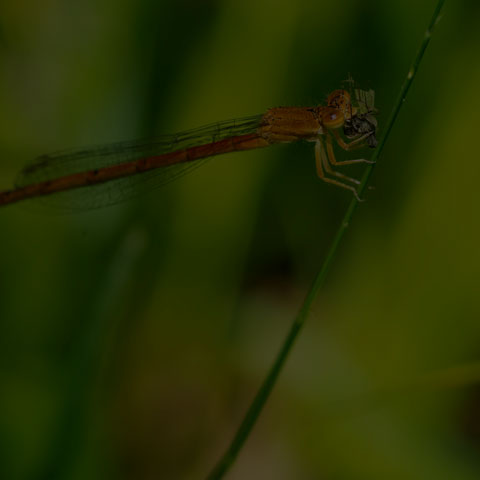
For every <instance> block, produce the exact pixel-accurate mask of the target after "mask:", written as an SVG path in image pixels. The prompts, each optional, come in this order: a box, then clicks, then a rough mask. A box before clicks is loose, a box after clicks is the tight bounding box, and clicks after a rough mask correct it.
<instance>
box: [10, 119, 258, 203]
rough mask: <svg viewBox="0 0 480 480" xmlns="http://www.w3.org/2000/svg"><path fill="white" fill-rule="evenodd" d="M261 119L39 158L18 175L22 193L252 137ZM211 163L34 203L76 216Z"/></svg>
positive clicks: (187, 165) (178, 166)
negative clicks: (57, 181) (81, 175)
mask: <svg viewBox="0 0 480 480" xmlns="http://www.w3.org/2000/svg"><path fill="white" fill-rule="evenodd" d="M261 118H262V116H261V115H255V116H251V117H245V118H241V119H236V120H227V121H224V122H219V123H215V124H210V125H206V126H204V127H200V128H196V129H193V130H186V131H184V132H180V133H178V134H174V135H163V136H160V137H157V138H155V139H146V140H137V141H130V142H119V143H113V144H108V145H99V146H94V147H87V148H79V149H72V150H63V151H60V152H56V153H52V154H49V155H42V156H41V157H38V158H36V159H35V160H34V161H33V162H32V163H31V164H28V165H26V166H25V168H24V169H23V170H22V171H21V172H20V174H19V175H18V177H17V179H16V182H15V186H16V187H17V188H21V187H25V186H27V185H31V184H35V183H40V182H45V181H48V180H53V179H57V178H61V177H65V176H69V175H72V174H75V173H79V172H85V171H90V170H95V169H99V168H102V167H107V166H112V165H120V164H122V163H127V162H132V161H135V160H139V159H141V158H148V157H152V156H156V155H162V154H165V153H169V152H174V151H177V150H186V149H188V148H191V147H194V146H198V145H207V144H209V143H213V142H216V141H219V140H223V139H225V138H229V137H234V136H238V135H245V134H248V133H253V132H255V131H256V129H257V128H258V126H259V124H260V121H261ZM205 161H206V159H200V160H196V161H193V162H185V163H178V164H173V165H168V166H165V167H161V168H158V169H155V170H149V171H146V172H143V173H138V174H135V175H131V176H128V177H123V178H117V179H113V180H110V181H108V182H105V183H99V184H95V185H86V186H82V187H79V188H75V189H72V190H68V191H63V192H58V193H54V194H52V195H47V196H42V197H38V198H37V199H35V201H37V202H38V201H39V202H41V203H42V204H45V205H48V206H52V207H55V208H57V209H60V210H64V211H77V210H85V209H92V208H98V207H103V206H106V205H112V204H116V203H119V202H122V201H125V200H127V199H130V198H133V197H136V196H138V195H141V194H143V193H146V192H150V191H152V190H154V189H155V188H158V187H161V186H163V185H165V184H167V183H169V182H171V181H173V180H175V179H177V178H179V177H181V176H183V175H185V174H187V173H189V172H190V171H192V170H194V169H195V168H197V167H198V166H200V165H202V164H203V163H204V162H205Z"/></svg>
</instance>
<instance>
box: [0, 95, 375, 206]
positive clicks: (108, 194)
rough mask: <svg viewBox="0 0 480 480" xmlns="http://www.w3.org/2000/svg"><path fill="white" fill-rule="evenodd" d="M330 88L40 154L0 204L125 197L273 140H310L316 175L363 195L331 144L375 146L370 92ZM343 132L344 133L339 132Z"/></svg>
mask: <svg viewBox="0 0 480 480" xmlns="http://www.w3.org/2000/svg"><path fill="white" fill-rule="evenodd" d="M354 97H355V98H354V99H352V98H351V95H350V93H349V92H348V91H347V90H335V91H333V92H332V93H331V94H330V95H329V96H328V97H327V101H326V105H324V106H316V107H276V108H271V109H269V110H267V112H266V113H265V114H263V115H255V116H252V117H245V118H241V119H237V120H229V121H225V122H220V123H215V124H211V125H207V126H205V127H200V128H197V129H194V130H187V131H184V132H181V133H178V134H176V135H165V136H160V137H158V138H156V139H154V140H145V141H134V142H120V143H114V144H108V145H101V146H98V147H93V148H79V149H74V150H69V151H61V152H57V153H53V154H50V155H43V156H41V157H38V158H37V159H36V160H34V161H33V162H32V163H31V164H29V165H27V166H26V167H25V168H24V169H23V170H22V171H21V172H20V174H19V176H18V178H17V181H16V183H15V188H14V189H12V190H8V191H4V192H0V206H5V205H9V204H12V203H15V202H19V201H22V200H27V199H36V198H42V199H53V200H55V203H56V204H57V205H63V206H64V207H65V208H68V209H73V210H77V209H80V210H83V209H88V208H96V207H100V206H105V205H109V204H112V203H117V202H120V201H123V200H125V199H127V198H129V197H131V196H133V195H134V194H136V193H138V192H139V191H140V192H142V191H148V190H151V189H152V188H156V187H158V186H160V185H164V184H165V183H168V182H169V181H171V180H173V179H175V178H177V177H179V176H181V175H184V174H185V173H187V172H188V171H190V170H192V169H193V168H195V167H197V166H198V165H199V164H201V163H202V162H201V161H202V160H205V159H207V158H209V157H212V156H215V155H220V154H224V153H228V152H234V151H244V150H251V149H254V148H260V147H267V146H269V145H273V144H278V143H288V142H296V141H300V140H305V141H308V142H313V143H314V144H315V163H316V170H317V174H318V176H319V177H320V178H321V179H322V180H324V181H325V182H328V183H331V184H334V185H337V186H339V187H342V188H345V189H348V190H350V191H351V192H352V193H353V194H354V195H355V196H356V198H357V199H358V200H360V198H359V196H358V193H357V190H356V188H355V186H356V185H359V183H360V182H359V181H358V180H356V179H354V178H351V177H349V176H347V175H345V174H343V173H341V172H338V171H336V170H334V168H333V167H335V166H338V165H350V164H354V163H370V162H369V161H368V160H365V159H355V160H345V161H337V160H336V158H335V154H334V150H333V143H334V142H336V143H337V144H338V145H339V146H340V147H341V148H343V149H344V150H347V151H349V150H352V149H356V148H361V147H364V146H369V147H375V146H376V144H377V142H376V138H375V133H376V128H377V122H376V119H375V116H374V115H375V113H376V110H375V108H374V92H373V90H369V91H365V90H359V89H356V90H355V93H354ZM342 130H343V135H341V133H340V131H342Z"/></svg>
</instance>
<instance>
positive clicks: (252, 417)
mask: <svg viewBox="0 0 480 480" xmlns="http://www.w3.org/2000/svg"><path fill="white" fill-rule="evenodd" d="M444 3H445V0H439V1H438V3H437V6H436V8H435V11H434V13H433V15H432V19H431V21H430V24H429V25H428V28H427V30H426V32H425V35H424V37H423V40H422V43H421V45H420V48H419V49H418V52H417V54H416V55H415V58H414V60H413V63H412V65H411V67H410V69H409V70H408V73H407V77H406V78H405V81H404V82H403V85H402V87H401V89H400V92H399V95H398V98H397V101H396V102H395V104H394V107H393V109H392V112H391V114H390V117H389V119H388V121H387V124H386V127H385V130H384V133H383V135H382V137H381V139H380V142H379V144H378V147H377V148H376V150H375V152H374V154H373V155H372V158H371V160H373V161H374V162H376V161H377V159H378V158H379V156H380V154H381V152H382V150H383V148H384V146H385V142H386V141H387V139H388V137H389V135H390V132H391V131H392V128H393V125H394V124H395V121H396V119H397V117H398V114H399V112H400V109H401V108H402V105H403V103H404V101H405V98H406V96H407V94H408V91H409V89H410V86H411V85H412V82H413V80H414V78H415V76H416V74H417V71H418V68H419V65H420V62H421V61H422V59H423V56H424V53H425V50H426V48H427V46H428V44H429V43H430V38H431V35H432V32H433V29H434V27H435V25H436V24H437V22H438V20H439V18H440V12H441V10H442V7H443V4H444ZM374 167H375V163H374V164H371V165H369V166H368V167H367V168H366V169H365V173H364V175H363V177H362V181H361V184H360V187H359V189H358V193H359V195H360V196H362V194H363V192H364V191H365V189H366V187H367V185H368V181H369V179H370V177H371V175H372V172H373V169H374ZM357 206H358V200H357V199H356V198H355V197H353V198H352V201H351V202H350V205H349V206H348V208H347V211H346V212H345V215H344V217H343V220H342V222H341V223H340V226H339V228H338V230H337V233H336V234H335V237H334V238H333V241H332V244H331V246H330V248H329V250H328V253H327V255H326V257H325V260H324V262H323V264H322V266H321V268H320V271H319V272H318V274H317V276H316V278H315V280H314V282H313V285H312V287H311V288H310V290H309V291H308V293H307V296H306V298H305V300H304V302H303V305H302V306H301V308H300V311H299V312H298V314H297V316H296V317H295V319H294V321H293V323H292V325H291V327H290V330H289V332H288V334H287V336H286V338H285V340H284V342H283V345H282V346H281V348H280V351H279V352H278V354H277V356H276V358H275V361H274V363H273V365H272V367H271V368H270V371H269V372H268V374H267V376H266V378H265V380H264V381H263V383H262V385H261V386H260V389H259V390H258V392H257V394H256V395H255V398H254V399H253V401H252V403H251V404H250V407H249V408H248V410H247V413H246V414H245V417H244V418H243V420H242V422H241V424H240V426H239V428H238V430H237V432H236V434H235V436H234V438H233V440H232V442H231V443H230V446H229V447H228V449H227V451H226V452H225V453H224V454H223V456H222V457H221V458H220V460H219V461H218V463H217V464H216V465H215V467H214V468H213V470H212V471H211V473H210V474H209V475H208V477H207V478H208V480H217V479H220V478H222V477H223V476H224V474H225V473H226V472H227V471H228V470H229V469H230V468H231V467H232V465H233V463H234V462H235V459H236V458H237V456H238V453H239V452H240V451H241V449H242V447H243V445H244V444H245V441H246V440H247V438H248V436H249V434H250V432H251V431H252V428H253V426H254V425H255V423H256V421H257V419H258V417H259V415H260V413H261V411H262V410H263V407H264V406H265V403H266V402H267V400H268V398H269V396H270V393H271V392H272V389H273V387H274V386H275V383H276V381H277V379H278V376H279V374H280V372H281V371H282V368H283V366H284V365H285V362H286V360H287V358H288V355H289V354H290V352H291V350H292V347H293V345H294V343H295V340H296V338H297V336H298V334H299V333H300V331H301V329H302V327H303V325H304V324H305V321H306V319H307V317H308V314H309V313H310V310H311V308H312V304H313V302H314V300H315V298H316V297H317V294H318V292H319V290H320V289H321V288H322V286H323V284H324V283H325V279H326V277H327V274H328V271H329V270H330V267H331V265H332V263H333V260H334V258H335V255H336V253H337V249H338V246H339V245H340V242H341V240H342V238H343V236H344V235H345V232H346V231H347V228H348V226H349V224H350V222H351V219H352V217H353V214H354V212H355V210H356V208H357Z"/></svg>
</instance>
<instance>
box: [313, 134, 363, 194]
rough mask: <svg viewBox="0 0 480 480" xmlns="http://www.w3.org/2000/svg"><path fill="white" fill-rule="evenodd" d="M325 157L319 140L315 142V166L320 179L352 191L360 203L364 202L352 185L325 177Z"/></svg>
mask: <svg viewBox="0 0 480 480" xmlns="http://www.w3.org/2000/svg"><path fill="white" fill-rule="evenodd" d="M323 156H325V150H324V148H323V144H322V141H321V140H320V139H318V140H317V141H316V142H315V165H316V167H317V175H318V176H319V178H320V179H321V180H323V181H324V182H327V183H331V184H333V185H337V187H342V188H346V189H347V190H350V191H351V192H352V193H353V194H354V195H355V198H356V199H357V200H358V201H359V202H363V200H362V199H361V198H360V197H359V196H358V193H357V191H356V190H355V188H354V187H352V186H351V185H347V184H346V183H343V182H339V181H338V180H334V179H333V178H328V177H327V176H325V172H324V171H323V167H322V164H323V161H322V157H323ZM325 158H326V156H325Z"/></svg>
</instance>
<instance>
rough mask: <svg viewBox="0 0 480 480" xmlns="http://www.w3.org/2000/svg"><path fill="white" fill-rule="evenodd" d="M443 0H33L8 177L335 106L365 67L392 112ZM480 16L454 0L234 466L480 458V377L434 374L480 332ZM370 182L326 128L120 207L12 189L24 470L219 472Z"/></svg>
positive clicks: (10, 412) (10, 328)
mask: <svg viewBox="0 0 480 480" xmlns="http://www.w3.org/2000/svg"><path fill="white" fill-rule="evenodd" d="M434 4H435V2H434V1H426V0H425V1H421V2H418V1H416V2H414V1H412V0H404V1H399V0H394V1H392V2H383V1H380V0H361V1H360V0H341V1H334V0H297V1H296V2H290V1H289V2H287V1H276V2H274V1H273V0H257V1H252V0H244V1H241V2H240V1H236V0H196V1H194V0H177V1H174V0H164V1H160V2H155V1H153V0H142V1H133V0H117V1H115V2H114V1H111V0H100V1H93V0H86V1H83V2H73V1H65V0H64V1H61V0H47V1H44V2H34V1H30V0H23V1H10V2H9V1H8V0H7V1H6V2H3V3H2V4H1V5H0V105H1V108H0V158H1V161H0V189H5V188H10V186H11V185H12V183H13V181H14V177H15V174H16V172H17V171H18V170H19V169H20V168H21V167H22V165H23V164H24V163H26V162H27V161H29V160H31V159H32V158H33V157H35V156H36V155H38V154H41V153H45V152H49V151H54V150H58V149H62V148H65V147H73V146H79V145H84V144H87V145H88V144H97V143H101V142H108V141H116V140H126V139H130V138H136V137H142V136H150V135H154V134H155V133H157V134H158V133H171V132H175V131H177V130H183V129H186V128H191V127H195V126H200V125H202V124H207V123H210V122H214V121H218V120H223V119H227V118H233V117H241V116H244V115H250V114H256V113H261V112H262V111H264V110H266V109H267V108H269V107H271V106H277V105H308V104H317V103H321V102H323V101H324V99H325V97H326V95H327V94H328V93H329V91H331V90H332V89H335V88H338V86H339V85H340V84H341V81H342V80H344V79H346V78H347V76H348V74H349V73H351V74H352V76H353V77H354V78H355V79H356V80H357V82H358V83H359V84H360V85H362V86H364V87H366V88H374V89H375V90H376V101H377V107H378V108H379V109H380V117H379V124H380V129H381V128H382V122H385V117H386V116H387V115H388V112H389V111H390V108H391V106H392V104H393V102H394V100H395V97H396V95H397V92H398V89H399V87H400V84H401V82H402V80H403V78H404V75H405V74H406V71H407V69H408V66H409V64H410V61H411V59H412V57H413V55H414V52H415V50H416V48H417V47H418V45H419V43H420V41H421V38H422V35H423V32H424V30H425V27H426V25H427V23H428V20H429V18H430V15H431V12H432V10H433V8H434ZM479 13H480V11H479V3H478V2H477V1H474V0H470V1H458V2H447V4H446V8H445V10H444V16H443V18H442V20H441V23H440V25H439V28H438V29H437V30H436V32H435V34H434V38H433V39H432V43H431V45H430V47H429V50H428V51H427V54H426V57H425V59H424V61H423V63H422V65H421V70H420V72H419V75H418V77H417V79H416V81H415V83H414V85H413V87H412V91H411V94H410V96H409V99H408V102H407V104H406V105H405V108H404V110H403V111H402V112H401V115H400V118H399V121H398V122H397V125H396V128H395V130H394V132H393V135H392V137H391V138H390V141H389V143H388V144H387V146H386V149H385V151H384V154H383V156H382V158H381V161H380V162H379V165H378V167H377V169H376V172H375V179H374V185H373V186H374V187H375V188H374V190H372V191H371V192H370V193H369V195H368V201H367V202H366V203H365V204H362V205H361V208H360V209H359V211H358V212H357V214H356V217H355V219H354V222H353V223H352V225H351V226H350V231H349V233H348V235H347V240H346V241H345V242H344V243H343V245H342V246H341V248H340V252H339V256H338V257H337V260H336V262H335V265H334V268H333V269H332V272H331V275H330V278H329V281H328V282H327V287H326V288H325V290H324V292H323V295H321V297H320V298H319V299H318V301H317V303H316V308H315V312H314V314H313V315H312V316H311V318H310V321H309V324H308V325H307V328H306V329H305V330H304V331H303V334H302V337H301V339H300V341H299V342H298V344H297V345H296V347H295V351H294V354H293V355H292V358H291V359H290V362H289V364H288V367H287V369H286V371H284V372H283V374H282V376H281V379H280V382H279V385H278V386H277V387H276V389H275V391H274V394H273V397H272V398H271V400H270V401H269V403H268V405H267V409H266V411H265V412H264V414H263V416H262V418H261V420H260V422H259V424H258V425H257V426H256V428H255V430H254V432H253V434H252V436H251V438H250V439H249V441H248V442H247V446H246V448H245V450H244V452H243V453H242V455H241V456H240V457H239V459H238V462H237V464H236V466H235V468H234V469H233V471H232V472H231V473H230V475H229V477H228V478H232V479H237V478H238V479H240V478H262V479H269V478H271V479H290V478H295V479H310V478H325V479H363V478H364V479H369V480H372V479H379V480H380V479H382V480H383V479H385V478H389V479H397V478H398V479H405V478H409V479H410V478H411V479H414V478H418V479H425V478H435V479H452V478H455V479H470V478H472V479H473V478H478V477H479V475H480V462H479V458H480V455H479V450H480V418H479V415H478V411H479V409H480V394H479V392H480V390H479V387H478V383H476V382H477V381H478V380H480V378H479V377H478V375H476V374H474V375H470V376H468V378H467V380H468V381H459V382H455V381H452V379H451V378H450V376H448V381H445V382H444V383H442V382H440V384H439V383H438V382H436V383H435V382H434V383H431V382H430V381H429V379H431V378H437V379H438V378H440V379H442V378H444V377H443V376H442V372H444V371H449V372H453V374H452V375H453V376H454V377H455V375H457V374H456V372H457V370H456V369H455V368H454V367H456V366H459V367H462V366H464V367H465V368H468V366H469V365H470V364H472V365H475V364H477V362H478V355H479V354H480V349H479V346H478V345H479V338H480V323H479V322H478V319H479V318H480V306H479V303H478V293H479V273H480V254H479V249H478V244H479V234H480V225H479V221H478V218H479V215H478V205H479V201H478V195H477V192H478V178H479V176H480V162H478V148H477V142H476V140H475V139H476V135H477V132H476V120H475V119H476V115H477V112H478V110H479V108H480V97H479V95H478V85H479V82H480V63H479V62H478V58H479V53H480V30H479V29H478V19H479V18H480V15H479ZM367 153H368V152H367ZM340 156H341V154H340ZM351 171H352V173H354V174H357V175H359V174H360V173H361V169H355V168H353V169H351ZM349 201H350V197H349V194H348V193H347V192H345V191H342V190H340V189H336V188H334V187H332V186H329V185H325V184H323V183H321V182H319V180H318V179H317V178H316V176H315V168H314V161H313V151H312V148H311V145H308V144H307V145H282V146H277V147H272V148H269V149H265V150H263V151H258V152H255V151H254V152H244V153H242V154H232V155H227V156H224V157H219V158H215V159H213V160H211V161H210V162H208V163H207V165H206V166H205V167H203V168H202V169H201V170H199V171H196V172H195V173H192V174H191V175H189V176H188V177H186V178H184V179H182V180H181V181H179V182H177V183H175V184H172V185H170V186H168V187H166V188H163V189H161V190H159V191H156V192H153V193H151V194H148V195H145V196H143V197H141V198H139V199H138V200H137V201H134V202H129V203H126V204H121V205H118V206H115V207H110V208H106V209H103V210H98V211H92V212H88V213H84V214H79V215H71V216H67V215H56V214H55V213H54V212H46V213H38V212H33V213H32V212H31V211H30V210H29V208H28V206H27V207H24V206H21V205H19V206H12V207H9V208H5V209H2V210H1V211H0V225H1V227H0V231H1V235H0V246H1V248H0V358H1V369H0V375H1V391H2V394H1V395H0V411H1V412H2V413H1V415H0V455H1V457H0V460H1V461H0V477H1V478H8V479H10V478H12V479H16V478H19V479H23V478H45V479H47V478H48V479H51V478H91V479H96V478H98V479H100V478H101V479H105V478H117V479H118V478H125V479H150V478H166V479H174V478H203V477H204V476H205V474H206V473H207V472H208V470H209V469H210V468H211V467H212V465H213V463H214V462H215V460H216V459H217V458H218V456H219V455H220V453H221V452H222V451H223V449H224V448H225V446H226V445H227V442H228V441H229V440H230V438H231V436H232V432H233V431H234V429H235V427H236V426H237V425H238V422H239V420H240V419H241V417H242V414H243V413H244V411H245V409H246V407H247V405H248V403H249V401H250V400H251V398H252V396H253V395H254V392H255V391H256V388H257V387H258V385H259V383H260V381H261V378H262V377H263V376H264V374H265V372H266V369H267V368H268V366H269V365H270V363H271V361H272V359H273V357H274V355H275V353H276V351H277V349H278V347H279V345H280V342H281V339H282V338H283V336H284V335H285V333H286V330H287V328H288V325H289V322H290V321H291V319H292V318H293V316H294V314H295V313H296V310H297V308H298V307H299V305H300V304H301V301H302V299H303V296H304V294H305V292H306V291H307V289H308V287H309V284H310V282H311V281H312V279H313V276H314V275H315V273H316V271H317V269H318V267H319V265H320V262H321V260H322V258H323V256H324V254H325V250H326V248H327V247H328V245H329V242H330V241H331V238H332V235H333V233H334V232H335V230H336V228H337V226H338V223H339V221H340V220H341V217H342V213H343V212H344V210H345V208H346V205H347V204H348V202H349ZM452 368H453V370H450V369H452ZM462 368H463V367H462ZM458 371H459V372H460V373H459V374H458V375H460V376H461V372H462V371H463V370H462V369H461V368H460V370H458ZM474 372H476V370H475V371H474ZM461 379H463V376H461V378H460V380H461ZM406 385H408V386H409V387H408V388H406V387H405V386H406ZM2 470H3V471H2Z"/></svg>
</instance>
